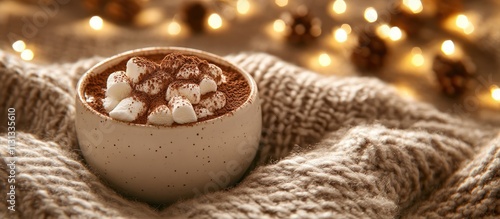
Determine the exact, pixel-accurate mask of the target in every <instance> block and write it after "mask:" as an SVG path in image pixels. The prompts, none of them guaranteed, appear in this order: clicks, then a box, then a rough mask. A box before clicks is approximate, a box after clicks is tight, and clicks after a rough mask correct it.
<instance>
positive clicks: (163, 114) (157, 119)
mask: <svg viewBox="0 0 500 219" xmlns="http://www.w3.org/2000/svg"><path fill="white" fill-rule="evenodd" d="M172 123H174V118H173V116H172V111H170V109H169V108H168V107H167V106H166V105H160V106H158V107H156V108H155V109H154V110H153V111H151V113H149V115H148V124H154V125H168V126H170V125H172Z"/></svg>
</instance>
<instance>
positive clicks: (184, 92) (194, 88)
mask: <svg viewBox="0 0 500 219" xmlns="http://www.w3.org/2000/svg"><path fill="white" fill-rule="evenodd" d="M176 96H182V97H184V98H186V99H188V100H189V102H191V104H198V103H199V102H200V97H201V95H200V86H199V85H197V84H193V83H184V84H180V85H179V83H171V84H170V85H169V86H168V88H167V92H166V100H170V99H172V98H173V97H176Z"/></svg>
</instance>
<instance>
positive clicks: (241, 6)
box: [236, 0, 250, 14]
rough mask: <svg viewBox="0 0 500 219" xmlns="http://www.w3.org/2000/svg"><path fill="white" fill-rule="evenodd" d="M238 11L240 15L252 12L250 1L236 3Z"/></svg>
mask: <svg viewBox="0 0 500 219" xmlns="http://www.w3.org/2000/svg"><path fill="white" fill-rule="evenodd" d="M236 10H237V11H238V13H240V14H247V13H248V11H250V2H249V1H248V0H238V1H237V2H236Z"/></svg>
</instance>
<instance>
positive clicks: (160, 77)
mask: <svg viewBox="0 0 500 219" xmlns="http://www.w3.org/2000/svg"><path fill="white" fill-rule="evenodd" d="M169 81H170V76H169V75H168V74H167V73H164V72H156V73H155V75H154V76H153V77H151V78H148V79H146V80H144V81H143V82H141V83H140V84H137V85H136V86H135V89H136V90H138V91H141V92H144V93H147V94H149V95H155V94H157V93H158V92H160V91H161V90H162V89H163V88H165V86H167V84H168V82H169Z"/></svg>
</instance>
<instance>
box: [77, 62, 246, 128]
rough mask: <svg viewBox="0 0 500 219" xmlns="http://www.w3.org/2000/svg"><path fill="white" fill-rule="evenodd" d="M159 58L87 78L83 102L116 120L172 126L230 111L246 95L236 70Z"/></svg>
mask: <svg viewBox="0 0 500 219" xmlns="http://www.w3.org/2000/svg"><path fill="white" fill-rule="evenodd" d="M158 60H159V56H154V57H132V58H130V59H129V60H126V63H123V62H122V63H120V64H119V65H117V66H115V67H112V68H110V69H108V70H107V71H106V72H104V73H103V74H99V75H97V76H95V77H91V78H89V83H88V85H87V87H86V90H85V96H86V99H87V102H88V103H89V105H91V106H92V107H93V108H94V109H96V110H97V111H99V112H101V113H103V114H106V115H108V116H110V117H111V118H114V119H117V120H120V121H124V122H132V123H139V124H152V125H163V126H172V125H182V124H188V123H194V122H198V121H202V120H206V119H210V118H214V117H217V116H220V115H222V114H224V113H229V112H230V111H231V110H234V109H235V108H236V107H237V106H239V105H241V104H242V103H243V102H244V100H245V99H246V98H247V97H248V95H249V93H250V89H249V85H248V83H247V82H246V81H245V79H244V78H243V76H241V75H240V74H239V73H238V72H236V71H234V69H230V68H227V67H224V66H221V67H222V68H221V67H220V66H217V65H215V64H213V63H209V62H207V61H206V60H202V59H200V58H198V57H195V56H186V55H181V54H178V53H170V54H167V55H166V56H164V57H163V58H162V59H161V61H158ZM104 79H105V81H106V83H105V84H103V83H102V81H103V80H104ZM99 85H101V86H102V87H101V88H100V89H99Z"/></svg>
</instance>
